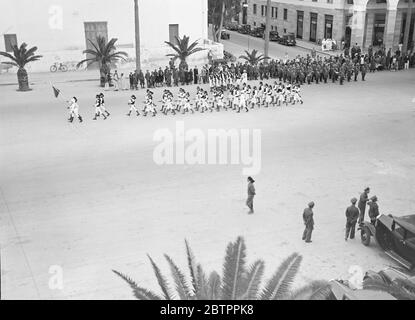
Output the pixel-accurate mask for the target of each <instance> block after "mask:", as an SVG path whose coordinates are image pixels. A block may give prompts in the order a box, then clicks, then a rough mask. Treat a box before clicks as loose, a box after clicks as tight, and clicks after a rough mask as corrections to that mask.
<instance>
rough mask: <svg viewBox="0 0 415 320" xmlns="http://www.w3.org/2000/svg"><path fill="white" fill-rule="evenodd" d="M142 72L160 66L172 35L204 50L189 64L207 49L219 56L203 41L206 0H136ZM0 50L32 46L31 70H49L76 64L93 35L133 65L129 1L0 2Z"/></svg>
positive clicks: (217, 46) (216, 48)
mask: <svg viewBox="0 0 415 320" xmlns="http://www.w3.org/2000/svg"><path fill="white" fill-rule="evenodd" d="M138 3H139V18H140V47H141V49H140V52H141V61H142V68H143V69H146V68H153V67H156V66H164V65H166V64H167V62H168V57H166V54H167V53H171V49H169V47H168V46H167V45H165V43H164V41H169V40H172V39H174V36H175V35H178V36H180V37H183V36H184V35H187V36H190V40H191V41H196V40H197V41H198V42H199V46H201V47H205V48H206V49H207V50H205V51H202V52H200V53H197V54H195V56H194V57H193V56H192V57H191V58H190V59H189V60H190V61H189V62H190V63H189V64H192V63H194V64H202V63H206V61H207V55H208V52H209V50H212V53H213V55H214V57H217V58H221V57H222V56H223V46H222V45H220V44H217V43H213V42H211V41H209V40H207V39H208V25H207V14H208V13H207V10H208V9H207V0H139V1H138ZM0 12H1V13H0V32H1V37H2V38H3V39H0V50H1V51H10V44H13V43H16V42H17V43H18V44H21V43H22V42H26V43H27V44H28V45H29V46H34V45H36V46H37V47H38V54H41V55H43V56H44V58H43V59H42V60H41V61H40V62H36V63H33V64H30V65H29V69H31V71H49V67H50V66H51V65H52V64H53V63H54V62H68V61H74V62H75V61H79V60H81V59H83V58H84V55H83V54H82V51H83V50H85V48H86V47H87V46H88V47H90V44H89V43H88V41H87V39H91V40H93V41H94V40H95V38H96V36H97V35H104V36H105V37H107V38H108V39H111V38H118V42H117V43H116V45H117V49H118V50H122V51H126V52H127V53H128V54H129V59H128V61H129V62H128V63H127V64H125V63H123V65H121V66H120V67H121V68H129V69H131V68H134V66H135V62H134V60H135V22H134V21H135V20H134V0H117V1H114V0H42V1H34V0H2V1H1V3H0Z"/></svg>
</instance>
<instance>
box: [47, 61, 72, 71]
mask: <svg viewBox="0 0 415 320" xmlns="http://www.w3.org/2000/svg"><path fill="white" fill-rule="evenodd" d="M57 71H62V72H66V71H68V67H67V66H66V65H65V64H63V63H60V62H55V63H54V64H53V65H52V66H51V67H50V72H57Z"/></svg>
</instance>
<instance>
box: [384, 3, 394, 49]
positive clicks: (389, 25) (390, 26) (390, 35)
mask: <svg viewBox="0 0 415 320" xmlns="http://www.w3.org/2000/svg"><path fill="white" fill-rule="evenodd" d="M397 12H398V11H397V10H396V8H390V9H389V10H388V12H387V13H386V26H385V35H384V37H383V39H384V41H383V43H384V44H385V47H386V51H388V50H389V48H392V52H393V51H394V42H393V40H394V36H395V26H396V16H397Z"/></svg>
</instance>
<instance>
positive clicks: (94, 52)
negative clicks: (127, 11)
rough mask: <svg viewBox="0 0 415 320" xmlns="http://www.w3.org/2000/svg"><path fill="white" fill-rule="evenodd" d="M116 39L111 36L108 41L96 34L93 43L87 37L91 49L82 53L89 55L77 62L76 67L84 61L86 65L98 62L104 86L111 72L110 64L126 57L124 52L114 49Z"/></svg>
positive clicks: (102, 85)
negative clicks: (95, 41)
mask: <svg viewBox="0 0 415 320" xmlns="http://www.w3.org/2000/svg"><path fill="white" fill-rule="evenodd" d="M117 40H118V39H116V38H112V39H111V40H110V41H109V42H107V40H106V39H105V38H104V37H102V36H98V37H97V43H96V44H95V43H94V42H92V41H91V40H89V39H88V41H89V42H90V43H91V45H92V47H93V49H87V50H84V51H83V53H84V54H89V55H90V56H91V57H90V58H86V59H84V60H82V61H80V62H79V63H78V64H77V67H78V68H79V67H80V66H81V65H83V64H84V63H87V66H89V65H91V64H93V63H98V66H99V71H100V82H101V87H105V82H106V79H107V76H108V74H109V73H110V72H111V64H114V63H115V62H117V61H118V60H120V59H121V60H124V61H125V60H126V59H125V58H126V57H128V54H127V53H126V52H124V51H116V47H115V43H116V42H117Z"/></svg>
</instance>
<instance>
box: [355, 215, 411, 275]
mask: <svg viewBox="0 0 415 320" xmlns="http://www.w3.org/2000/svg"><path fill="white" fill-rule="evenodd" d="M359 230H360V235H361V240H362V243H363V244H364V245H365V246H369V244H370V239H371V237H372V236H373V237H374V238H375V239H376V241H377V243H378V244H379V246H380V247H381V248H382V249H383V250H384V251H385V253H386V254H387V255H388V256H389V257H391V258H392V259H394V260H395V261H396V262H398V263H399V264H400V265H402V266H403V267H405V268H407V269H408V270H412V269H413V268H414V267H415V215H408V216H402V217H395V216H392V215H380V216H378V217H377V218H376V221H375V223H374V224H372V223H370V222H367V221H364V222H363V223H362V224H361V225H360V226H359Z"/></svg>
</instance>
